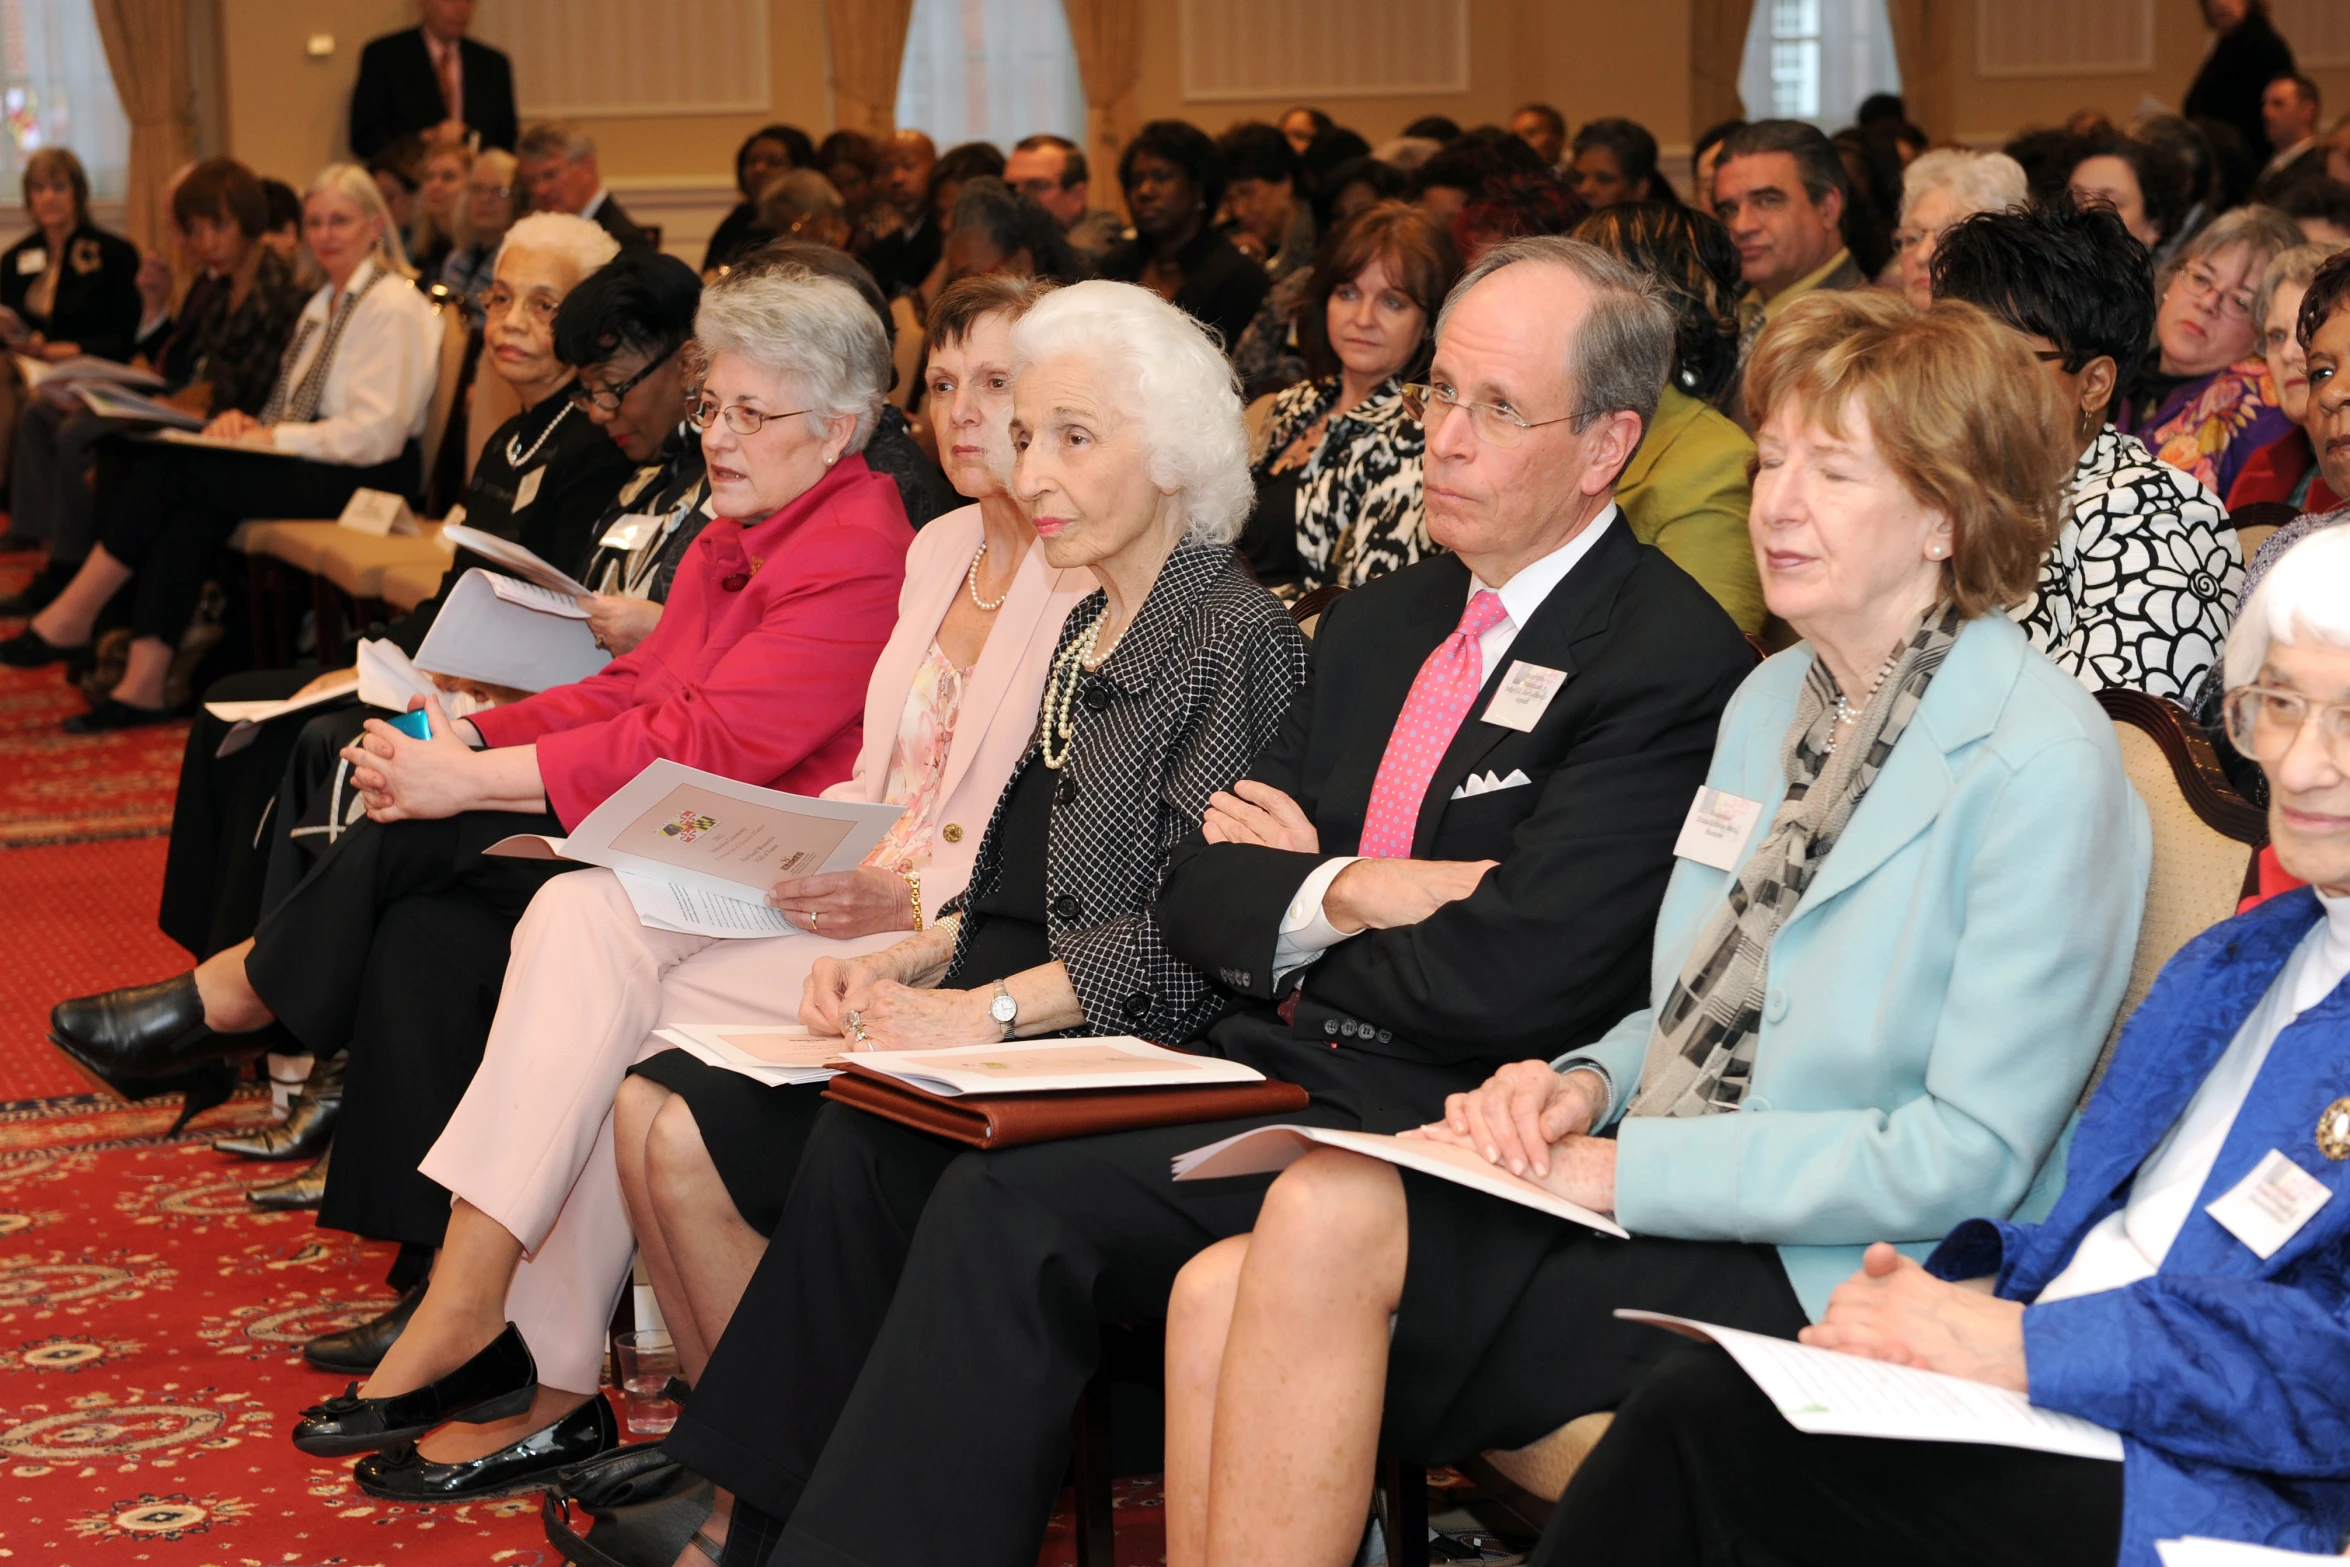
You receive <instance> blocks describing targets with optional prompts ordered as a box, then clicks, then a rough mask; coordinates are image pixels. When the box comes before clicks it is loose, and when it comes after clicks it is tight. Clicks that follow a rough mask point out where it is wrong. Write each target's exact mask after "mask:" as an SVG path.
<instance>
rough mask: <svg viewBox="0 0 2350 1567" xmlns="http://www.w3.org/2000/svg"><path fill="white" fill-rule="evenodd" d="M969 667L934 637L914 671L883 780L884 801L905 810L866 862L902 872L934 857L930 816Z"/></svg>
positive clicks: (899, 715)
mask: <svg viewBox="0 0 2350 1567" xmlns="http://www.w3.org/2000/svg"><path fill="white" fill-rule="evenodd" d="M969 673H970V671H969V670H965V669H957V668H956V667H955V662H954V660H953V659H951V658H948V657H947V655H946V652H945V650H944V649H942V648H941V647H940V646H939V645H938V644H937V643H936V642H933V643H931V644H930V656H929V657H928V658H926V659H924V660H923V661H922V666H921V667H920V668H919V669H917V670H915V671H914V683H913V685H912V686H911V687H910V688H909V689H908V690H907V692H906V705H905V706H904V707H903V708H902V709H900V710H899V712H898V737H897V741H896V743H895V744H893V745H892V746H891V747H890V748H889V778H888V780H887V781H886V782H885V783H884V784H883V785H882V794H881V798H882V802H883V803H884V804H886V805H902V806H904V807H905V808H906V813H905V814H904V815H903V816H900V817H899V818H898V819H897V820H896V821H895V822H892V823H891V824H890V829H889V831H888V832H887V833H885V834H884V835H883V836H882V839H881V841H880V842H879V843H877V844H875V845H874V846H873V852H872V853H870V854H868V855H866V856H865V863H866V864H868V865H877V866H879V867H880V868H881V869H883V870H885V871H894V872H896V873H897V874H898V875H900V876H903V875H905V874H906V873H907V872H908V871H917V870H920V869H921V868H922V867H923V865H924V864H925V863H926V862H927V861H928V860H929V859H930V834H931V820H930V819H931V817H932V816H933V815H934V814H935V813H936V812H937V810H938V794H939V787H940V785H941V783H942V782H943V781H944V780H945V777H946V770H947V752H948V750H949V749H951V748H952V747H953V745H954V743H955V720H956V719H958V718H960V717H961V716H962V712H963V681H964V678H965V677H966V676H967V675H968V674H969Z"/></svg>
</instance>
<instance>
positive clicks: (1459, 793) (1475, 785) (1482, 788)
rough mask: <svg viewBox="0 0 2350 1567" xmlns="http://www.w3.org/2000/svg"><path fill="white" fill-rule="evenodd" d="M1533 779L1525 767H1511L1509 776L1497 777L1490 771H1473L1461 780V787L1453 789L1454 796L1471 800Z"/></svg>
mask: <svg viewBox="0 0 2350 1567" xmlns="http://www.w3.org/2000/svg"><path fill="white" fill-rule="evenodd" d="M1533 781H1534V780H1533V779H1531V778H1529V777H1527V776H1526V774H1525V772H1524V770H1523V769H1521V768H1516V767H1513V768H1511V769H1510V774H1509V776H1508V777H1507V778H1496V777H1495V776H1493V774H1492V773H1490V772H1484V773H1471V774H1470V775H1469V776H1468V777H1466V778H1464V779H1462V780H1461V785H1460V787H1459V788H1457V789H1455V790H1453V792H1452V797H1453V798H1454V799H1456V800H1470V799H1475V798H1476V797H1477V796H1478V795H1481V794H1493V793H1495V792H1497V791H1499V790H1503V789H1515V788H1518V787H1520V786H1521V785H1524V784H1530V783H1532V782H1533Z"/></svg>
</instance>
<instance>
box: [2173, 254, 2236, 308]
mask: <svg viewBox="0 0 2350 1567" xmlns="http://www.w3.org/2000/svg"><path fill="white" fill-rule="evenodd" d="M2176 281H2178V282H2181V283H2184V284H2186V285H2187V293H2188V295H2189V297H2191V298H2195V299H2205V298H2208V299H2210V300H2211V301H2212V308H2213V309H2214V310H2217V311H2218V312H2219V313H2220V314H2221V315H2222V316H2225V317H2226V318H2227V319H2228V320H2230V321H2249V320H2251V319H2252V296H2251V295H2250V294H2249V293H2247V292H2245V291H2244V290H2243V289H2236V290H2234V291H2233V292H2229V293H2222V292H2221V290H2220V281H2219V279H2218V278H2217V277H2216V276H2214V275H2213V274H2212V271H2211V269H2210V268H2209V267H2206V266H2204V265H2203V264H2202V263H2201V262H2196V263H2195V264H2194V265H2192V266H2187V267H2182V268H2180V269H2179V275H2178V278H2177V279H2176Z"/></svg>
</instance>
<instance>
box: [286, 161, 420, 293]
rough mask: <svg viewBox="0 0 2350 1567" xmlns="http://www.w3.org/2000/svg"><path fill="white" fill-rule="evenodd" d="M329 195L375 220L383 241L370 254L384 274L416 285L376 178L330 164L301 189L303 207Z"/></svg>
mask: <svg viewBox="0 0 2350 1567" xmlns="http://www.w3.org/2000/svg"><path fill="white" fill-rule="evenodd" d="M329 193H332V194H334V195H337V196H340V197H342V198H343V199H344V200H345V201H348V202H350V203H351V204H352V205H354V206H356V207H357V208H358V209H359V210H360V211H361V212H362V213H364V214H366V215H367V216H370V217H372V218H374V219H375V220H376V223H377V224H378V225H379V227H380V228H381V231H382V234H383V237H382V238H381V239H380V240H378V241H377V242H376V247H375V249H374V251H373V252H371V254H372V255H373V256H374V258H375V259H376V260H378V261H380V262H382V263H383V265H384V269H385V270H386V271H388V272H391V273H393V274H394V275H396V276H399V277H403V278H406V279H408V280H409V281H411V282H413V281H415V278H416V268H415V267H413V266H411V265H410V264H409V262H408V247H407V246H405V245H403V244H401V243H400V229H399V226H398V225H397V224H395V223H393V222H392V212H391V209H390V208H389V207H386V206H385V205H384V193H383V192H382V191H380V190H378V189H376V188H375V176H374V175H372V174H370V173H368V172H367V171H366V170H365V169H363V168H361V167H360V166H359V165H358V164H356V163H330V164H328V165H327V166H326V167H325V168H323V169H320V170H319V171H318V173H317V175H316V176H315V177H313V178H312V179H311V181H310V183H309V184H308V185H306V186H304V187H303V189H302V205H303V206H304V207H308V206H309V205H310V198H311V197H313V196H323V195H327V194H329Z"/></svg>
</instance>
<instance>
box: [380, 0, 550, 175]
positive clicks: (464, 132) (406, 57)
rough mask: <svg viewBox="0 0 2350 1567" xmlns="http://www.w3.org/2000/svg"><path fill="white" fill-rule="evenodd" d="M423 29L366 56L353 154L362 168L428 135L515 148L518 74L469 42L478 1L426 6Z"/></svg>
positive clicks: (385, 40) (388, 37) (428, 1)
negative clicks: (401, 143)
mask: <svg viewBox="0 0 2350 1567" xmlns="http://www.w3.org/2000/svg"><path fill="white" fill-rule="evenodd" d="M417 9H418V10H419V11H420V12H422V13H423V25H422V26H420V27H412V28H409V29H408V30H407V31H405V32H398V33H386V34H385V35H384V36H383V37H381V38H378V39H375V40H373V41H371V42H370V43H369V44H368V46H367V47H366V48H365V49H363V50H361V51H360V52H359V81H358V83H357V84H356V85H355V86H354V87H353V88H352V89H351V151H352V153H353V154H354V155H356V156H357V157H358V158H359V160H360V161H361V162H365V161H366V160H367V159H369V158H372V157H374V156H375V155H376V153H377V151H378V150H380V149H381V148H382V147H383V146H384V144H385V143H387V142H393V141H397V140H399V139H400V138H401V137H403V136H408V135H422V136H423V137H424V138H425V139H426V140H427V141H437V142H446V143H452V144H455V143H462V142H463V141H465V140H466V138H467V137H468V136H479V137H480V138H481V140H480V145H481V146H484V147H504V148H507V149H509V150H510V149H512V147H513V146H514V134H515V119H514V67H513V65H512V63H511V62H510V61H508V60H507V58H506V56H505V55H504V54H502V53H500V52H499V51H498V50H495V49H492V48H491V47H490V46H489V45H487V44H477V43H475V42H474V41H473V40H472V39H470V38H468V37H466V36H465V29H466V28H467V27H468V26H470V25H471V24H472V22H473V0H419V4H418V6H417Z"/></svg>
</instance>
